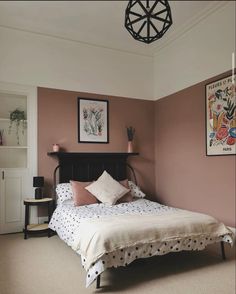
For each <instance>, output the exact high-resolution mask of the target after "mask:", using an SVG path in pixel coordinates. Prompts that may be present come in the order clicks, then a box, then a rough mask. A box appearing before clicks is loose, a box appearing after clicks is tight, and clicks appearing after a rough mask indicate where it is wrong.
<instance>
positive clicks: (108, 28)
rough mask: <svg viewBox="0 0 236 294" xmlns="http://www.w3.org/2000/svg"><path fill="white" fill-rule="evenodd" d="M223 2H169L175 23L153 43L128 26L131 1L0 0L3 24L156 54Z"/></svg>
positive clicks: (49, 34)
mask: <svg viewBox="0 0 236 294" xmlns="http://www.w3.org/2000/svg"><path fill="white" fill-rule="evenodd" d="M220 2H221V3H220ZM222 2H227V1H169V3H170V6H171V11H172V18H173V25H172V26H171V27H170V29H169V30H168V31H167V33H166V34H165V35H164V36H163V38H162V39H160V40H157V41H156V42H154V43H152V44H149V45H147V44H143V43H141V42H139V41H136V40H134V39H133V38H132V37H131V35H130V34H129V33H128V31H126V29H125V28H124V12H125V8H126V6H127V4H128V1H0V26H4V27H9V28H14V29H18V30H23V31H28V32H34V33H39V34H43V35H48V36H54V37H59V38H63V39H68V40H74V41H77V42H82V43H87V44H91V45H96V46H102V47H106V48H112V49H116V50H122V51H128V52H132V53H136V54H144V55H148V56H152V55H153V54H154V53H155V52H156V51H157V50H158V48H160V47H161V46H164V45H165V44H166V43H167V42H169V41H171V40H173V39H175V38H176V37H178V36H180V35H181V34H182V33H183V32H184V31H186V30H187V29H189V28H190V27H191V26H193V25H194V24H196V23H197V22H199V21H200V20H201V19H202V18H203V17H205V16H206V15H207V14H208V13H210V12H211V11H212V10H214V9H216V8H217V6H219V5H222Z"/></svg>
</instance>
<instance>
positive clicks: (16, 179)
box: [0, 170, 25, 233]
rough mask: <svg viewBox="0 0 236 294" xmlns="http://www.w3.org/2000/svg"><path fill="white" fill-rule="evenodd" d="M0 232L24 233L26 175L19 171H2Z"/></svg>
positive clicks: (0, 183) (0, 171) (0, 184)
mask: <svg viewBox="0 0 236 294" xmlns="http://www.w3.org/2000/svg"><path fill="white" fill-rule="evenodd" d="M0 173H1V180H0V194H1V197H0V232H1V233H13V232H20V231H22V227H23V221H24V217H23V216H24V213H23V206H22V201H23V195H24V191H23V190H24V177H25V175H24V173H23V171H18V170H0Z"/></svg>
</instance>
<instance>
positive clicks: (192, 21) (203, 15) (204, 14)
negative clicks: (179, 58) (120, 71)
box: [153, 1, 231, 56]
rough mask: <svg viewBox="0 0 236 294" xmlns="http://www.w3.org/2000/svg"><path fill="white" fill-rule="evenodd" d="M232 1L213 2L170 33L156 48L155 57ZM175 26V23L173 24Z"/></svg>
mask: <svg viewBox="0 0 236 294" xmlns="http://www.w3.org/2000/svg"><path fill="white" fill-rule="evenodd" d="M229 2H231V1H212V3H210V4H209V5H207V6H206V8H205V9H203V10H202V11H200V12H199V13H197V14H196V15H195V16H194V17H193V18H191V19H190V20H189V21H186V23H184V24H183V25H182V26H181V27H179V28H178V29H176V30H175V31H174V32H173V33H172V34H171V33H169V34H167V35H166V39H165V40H159V43H158V44H157V46H156V47H155V49H154V50H155V52H154V54H153V56H155V55H157V54H158V52H159V51H161V50H162V49H164V48H165V47H167V46H168V45H170V44H171V43H173V42H174V41H175V40H177V39H179V38H180V37H181V36H182V35H184V34H185V33H187V32H188V31H190V30H191V29H192V28H193V27H195V26H196V25H197V24H198V23H200V22H201V21H202V20H203V19H205V18H207V17H208V16H209V15H211V14H212V13H214V12H215V11H217V10H219V9H221V8H222V7H223V6H225V5H226V4H228V3H229ZM173 26H174V23H173Z"/></svg>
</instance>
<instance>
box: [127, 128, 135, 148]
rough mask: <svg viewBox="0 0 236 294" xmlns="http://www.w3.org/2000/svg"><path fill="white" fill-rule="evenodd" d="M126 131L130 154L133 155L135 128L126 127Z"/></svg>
mask: <svg viewBox="0 0 236 294" xmlns="http://www.w3.org/2000/svg"><path fill="white" fill-rule="evenodd" d="M126 130H127V137H128V153H132V152H133V139H134V133H135V128H133V127H126Z"/></svg>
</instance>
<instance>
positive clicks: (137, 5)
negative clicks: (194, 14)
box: [125, 0, 172, 44]
mask: <svg viewBox="0 0 236 294" xmlns="http://www.w3.org/2000/svg"><path fill="white" fill-rule="evenodd" d="M171 25H172V16H171V10H170V5H169V3H168V1H167V0H162V1H151V0H145V1H141V0H130V1H129V3H128V6H127V8H126V10H125V27H126V29H127V30H128V31H129V33H130V34H131V35H132V36H133V38H134V39H135V40H138V41H141V42H144V43H147V44H150V43H152V42H154V41H156V40H158V39H160V38H161V37H162V36H163V35H164V34H165V32H166V31H167V30H168V29H169V27H170V26H171Z"/></svg>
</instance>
